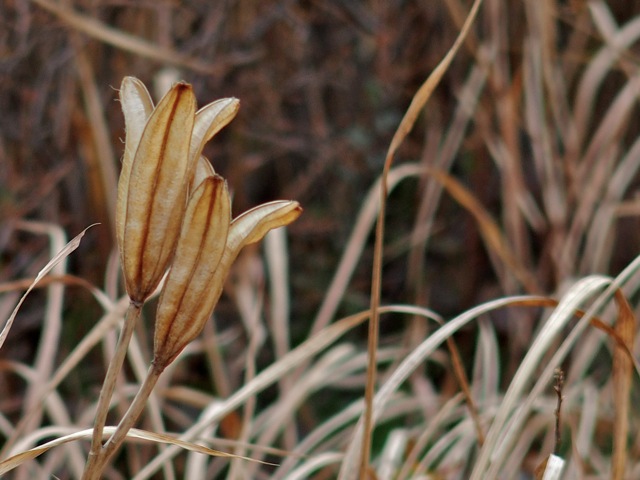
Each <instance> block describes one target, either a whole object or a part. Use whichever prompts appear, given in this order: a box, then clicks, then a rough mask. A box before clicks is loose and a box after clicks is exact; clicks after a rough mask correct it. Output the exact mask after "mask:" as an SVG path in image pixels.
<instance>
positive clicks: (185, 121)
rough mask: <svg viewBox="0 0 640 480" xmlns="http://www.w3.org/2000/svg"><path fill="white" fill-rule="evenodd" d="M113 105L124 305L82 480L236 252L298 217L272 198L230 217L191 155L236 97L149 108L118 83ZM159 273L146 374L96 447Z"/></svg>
mask: <svg viewBox="0 0 640 480" xmlns="http://www.w3.org/2000/svg"><path fill="white" fill-rule="evenodd" d="M120 100H121V102H122V109H123V112H124V117H125V124H126V140H125V153H124V158H123V165H122V173H121V175H120V181H119V184H118V203H117V211H116V237H117V241H118V248H119V250H120V259H121V262H122V267H123V272H124V283H125V288H126V290H127V293H128V295H129V297H130V299H131V303H130V307H129V310H128V312H127V314H126V316H125V321H124V326H123V329H122V331H121V333H120V337H119V339H118V344H117V346H116V353H115V355H114V357H113V359H112V361H111V363H110V365H109V368H108V370H107V375H106V378H105V382H104V384H103V388H102V391H101V393H100V398H99V401H98V409H97V413H96V419H95V423H94V433H93V439H92V444H91V450H90V454H89V459H88V461H87V465H86V466H85V472H84V475H83V478H84V479H85V480H89V479H98V478H100V477H101V475H102V472H103V471H104V469H105V468H106V465H107V464H108V462H109V460H110V459H111V458H112V457H113V455H114V454H115V453H116V452H117V450H118V448H119V447H120V446H121V444H122V443H123V442H124V440H125V439H126V435H127V432H128V431H129V430H130V429H131V428H132V427H133V426H134V425H135V423H136V421H137V420H138V418H139V416H140V415H141V413H142V411H143V410H144V406H145V404H146V402H147V399H148V398H149V395H150V394H151V392H152V390H153V388H154V386H155V385H156V382H157V380H158V378H159V376H160V374H161V373H162V372H163V371H164V369H165V368H166V367H167V366H168V365H169V364H170V363H171V362H173V361H174V360H175V358H176V357H177V356H178V355H179V354H180V352H181V351H182V350H183V349H184V348H185V347H186V346H187V345H188V344H189V342H191V341H192V340H193V339H194V338H196V337H197V336H198V335H199V334H200V332H201V331H202V329H203V328H204V325H205V323H206V322H207V321H208V319H209V318H210V316H211V314H212V312H213V309H214V307H215V305H216V303H217V302H218V299H219V298H220V295H221V293H222V289H223V285H224V281H225V279H226V277H227V275H228V273H229V270H230V268H231V264H232V263H233V261H234V260H235V258H236V257H237V255H238V253H239V252H240V250H241V249H242V248H243V247H244V246H245V245H247V244H250V243H255V242H257V241H259V240H261V239H262V237H264V235H265V234H266V233H267V232H268V231H269V230H271V229H273V228H278V227H280V226H284V225H288V224H289V223H291V222H293V221H294V220H295V219H296V218H297V217H298V216H299V215H300V213H301V211H302V210H301V208H300V206H299V204H298V203H297V202H294V201H276V202H271V203H267V204H264V205H261V206H258V207H256V208H254V209H252V210H249V211H248V212H245V213H244V214H242V215H240V216H239V217H238V218H236V219H234V220H233V221H232V220H231V200H230V197H229V192H228V188H227V185H226V182H225V180H224V179H223V178H222V177H221V176H219V175H217V174H216V173H215V172H214V171H213V168H212V167H211V164H210V163H209V162H208V160H207V159H206V158H204V157H202V155H201V154H202V149H203V146H204V144H205V143H206V142H207V141H208V140H210V139H211V138H212V137H213V136H214V135H215V134H216V133H217V132H218V131H219V130H220V129H221V128H223V127H224V126H225V125H227V124H228V123H229V122H230V121H231V120H232V119H233V117H234V116H235V115H236V113H237V111H238V106H239V103H238V101H237V100H236V99H233V98H230V99H222V100H218V101H216V102H213V103H211V104H209V105H207V106H205V107H203V108H202V109H200V110H199V111H197V112H196V102H195V97H194V95H193V92H192V89H191V86H190V85H188V84H186V83H177V84H176V85H174V86H173V87H172V88H171V90H170V91H169V92H168V93H167V94H166V95H165V96H164V97H163V99H162V100H161V101H160V103H159V104H158V105H157V106H156V107H155V108H154V106H153V102H152V101H151V97H150V96H149V94H148V92H147V89H146V88H145V86H144V85H143V84H142V82H140V81H139V80H137V79H135V78H131V77H127V78H125V79H124V80H123V82H122V88H121V90H120ZM167 271H168V273H167ZM165 273H167V278H166V281H165V283H164V285H163V287H162V290H161V293H160V300H159V303H158V310H157V314H156V321H155V331H154V351H153V360H152V362H151V365H150V367H149V370H148V372H147V377H146V379H145V380H144V382H143V384H142V386H141V387H140V390H139V391H138V394H137V395H136V397H135V398H134V400H133V402H132V403H131V405H130V407H129V409H128V410H127V412H126V413H125V415H124V416H123V418H122V419H121V421H120V423H119V424H118V427H117V428H116V431H115V433H114V434H113V435H112V436H111V437H110V438H109V439H108V441H107V442H106V443H103V440H104V439H103V430H104V426H105V424H106V419H107V414H108V411H109V405H110V402H111V397H112V395H113V390H114V388H115V381H116V378H117V376H118V374H119V372H120V370H121V369H122V365H123V362H124V358H125V355H126V351H127V347H128V344H129V341H130V339H131V335H132V333H133V330H134V327H135V324H136V322H137V320H138V318H139V317H140V311H141V308H142V306H143V304H144V302H145V301H146V300H147V299H148V298H149V296H150V295H151V294H152V293H153V292H154V290H155V289H156V288H157V287H158V285H159V284H160V281H161V280H162V278H163V276H164V275H165Z"/></svg>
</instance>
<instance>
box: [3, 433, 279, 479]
mask: <svg viewBox="0 0 640 480" xmlns="http://www.w3.org/2000/svg"><path fill="white" fill-rule="evenodd" d="M115 430H116V427H105V428H104V433H105V434H107V435H111V434H113V433H114V431H115ZM92 435H93V429H86V430H82V431H79V432H74V433H70V434H67V435H63V436H62V437H59V438H56V439H55V440H51V441H49V442H47V443H45V444H43V445H40V446H38V447H35V448H31V449H29V450H27V451H24V452H21V453H18V454H16V455H13V456H11V457H9V458H7V459H5V460H3V461H2V462H0V475H4V474H6V473H8V472H10V471H11V470H13V469H14V468H16V467H18V466H19V465H21V464H23V463H24V462H27V461H29V460H33V459H34V458H37V457H39V456H40V455H42V454H43V453H45V452H47V451H49V450H51V449H52V448H54V447H58V446H60V445H64V444H65V443H69V442H75V441H76V440H83V439H86V438H91V436H92ZM127 438H129V439H137V440H145V441H149V442H155V443H162V444H167V445H175V446H177V447H180V448H182V449H184V450H189V451H192V452H197V453H202V454H203V455H211V456H215V457H228V458H241V459H243V460H247V461H250V462H254V461H256V460H253V459H252V458H249V457H238V456H237V455H234V454H232V453H226V452H221V451H219V450H213V449H211V448H208V447H205V446H203V445H198V444H197V443H192V442H187V441H184V440H180V439H178V438H175V437H172V436H170V435H165V434H160V433H154V432H147V431H145V430H140V429H137V428H132V429H131V430H130V431H129V433H128V434H127ZM259 463H263V464H265V465H272V464H270V463H268V462H259Z"/></svg>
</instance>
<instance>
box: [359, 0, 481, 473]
mask: <svg viewBox="0 0 640 480" xmlns="http://www.w3.org/2000/svg"><path fill="white" fill-rule="evenodd" d="M481 3H482V0H475V1H474V2H473V5H472V6H471V10H470V11H469V14H468V15H467V18H466V20H465V22H464V25H463V26H462V29H461V30H460V33H459V34H458V36H457V38H456V41H455V43H454V44H453V46H452V47H451V48H450V49H449V51H448V52H447V54H446V55H445V57H444V58H443V59H442V61H441V62H440V63H439V64H438V65H437V67H436V68H435V70H434V71H433V72H432V73H431V75H429V77H428V78H427V79H426V80H425V82H424V83H423V84H422V86H421V87H420V88H419V89H418V91H417V92H416V94H415V95H414V97H413V99H412V100H411V104H410V105H409V108H408V109H407V112H406V113H405V115H404V117H403V118H402V121H401V122H400V125H399V126H398V129H397V130H396V132H395V134H394V136H393V139H392V140H391V144H390V145H389V150H388V151H387V156H386V158H385V162H384V168H383V171H382V185H381V187H382V188H381V189H380V212H379V213H378V221H377V224H376V240H375V246H374V257H373V267H372V279H371V280H372V281H371V318H370V319H369V333H368V345H367V351H368V355H369V364H368V366H367V383H366V388H365V411H364V429H363V431H362V435H363V442H362V449H361V451H360V453H359V456H360V467H359V471H360V476H361V477H362V478H365V477H366V475H367V471H368V469H369V455H370V450H371V436H372V431H373V422H372V420H373V396H374V391H375V383H376V365H377V361H376V350H377V348H378V335H379V331H378V324H379V321H380V319H379V315H378V309H379V307H380V288H381V283H382V279H381V277H382V247H383V245H384V217H385V202H386V199H387V177H388V175H389V170H390V169H391V166H392V164H393V157H394V155H395V152H396V151H397V149H398V147H399V146H400V145H401V144H402V142H403V141H404V139H405V138H406V136H407V135H408V134H409V132H410V131H411V129H412V128H413V125H414V124H415V121H416V119H417V118H418V115H419V114H420V112H421V111H422V109H423V108H424V106H425V104H426V103H427V101H428V100H429V98H430V97H431V94H432V93H433V91H434V90H435V88H436V86H437V85H438V83H440V80H441V79H442V76H443V75H444V73H445V72H446V71H447V69H448V68H449V65H451V62H452V61H453V58H454V57H455V55H456V53H457V52H458V50H459V48H460V46H461V45H462V43H463V42H464V39H465V37H466V36H467V34H468V33H469V30H470V29H471V25H472V24H473V22H474V20H475V18H476V15H477V13H478V10H479V8H480V4H481Z"/></svg>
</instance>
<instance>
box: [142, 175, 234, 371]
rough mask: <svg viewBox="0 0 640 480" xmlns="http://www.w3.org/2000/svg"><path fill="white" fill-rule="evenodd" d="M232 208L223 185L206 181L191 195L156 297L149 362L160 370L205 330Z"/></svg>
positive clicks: (214, 179) (211, 179)
mask: <svg viewBox="0 0 640 480" xmlns="http://www.w3.org/2000/svg"><path fill="white" fill-rule="evenodd" d="M230 222H231V205H230V200H229V192H228V190H227V186H226V182H225V181H224V179H223V178H222V177H220V176H219V175H215V176H212V177H208V178H206V179H205V180H204V181H203V182H202V183H201V184H200V186H199V187H198V188H197V189H196V190H195V191H194V192H193V194H192V195H191V197H190V199H189V204H188V206H187V210H186V212H185V218H184V222H183V224H182V230H181V232H180V238H179V240H178V244H177V247H176V252H175V256H174V259H173V263H172V265H171V269H170V270H169V274H168V276H167V280H166V282H165V284H164V287H163V289H162V293H161V294H160V300H159V303H158V313H157V315H156V324H155V333H154V363H155V365H156V366H157V367H160V368H164V367H165V366H166V365H168V364H169V363H171V362H172V361H173V359H174V358H175V357H176V356H177V355H178V354H179V353H180V352H181V351H182V349H183V348H184V347H186V346H187V344H188V343H189V342H191V341H192V340H193V339H194V338H195V337H196V336H197V335H198V334H199V333H200V332H201V331H202V328H203V327H204V325H205V323H206V321H207V320H208V318H209V316H210V315H211V312H212V310H213V307H214V305H215V303H216V302H217V300H218V297H219V294H218V295H217V294H216V291H217V289H216V287H215V286H214V285H212V282H213V281H214V280H213V279H214V272H215V271H216V270H217V269H218V268H219V262H220V259H221V258H222V255H223V252H224V251H225V247H226V240H227V234H228V231H229V225H230Z"/></svg>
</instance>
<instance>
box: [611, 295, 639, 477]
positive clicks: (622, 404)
mask: <svg viewBox="0 0 640 480" xmlns="http://www.w3.org/2000/svg"><path fill="white" fill-rule="evenodd" d="M615 299H616V303H617V305H618V319H617V321H616V324H615V327H614V328H615V331H616V333H617V334H618V335H619V337H620V338H621V339H622V341H623V342H624V345H625V346H626V347H627V348H623V347H621V346H619V345H617V344H616V346H615V347H614V350H613V384H612V387H613V404H614V405H615V422H614V427H613V459H612V469H611V470H612V471H611V478H612V479H613V480H622V479H623V478H625V471H626V463H627V436H628V432H629V410H630V409H629V407H630V401H631V397H630V393H631V381H632V375H633V361H632V359H631V358H629V351H630V350H631V349H633V345H634V343H635V331H636V319H635V316H634V314H633V310H632V309H631V306H630V305H629V302H628V301H627V299H626V298H625V296H624V295H623V294H622V292H620V290H618V291H617V292H616V295H615ZM632 358H633V357H632Z"/></svg>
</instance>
